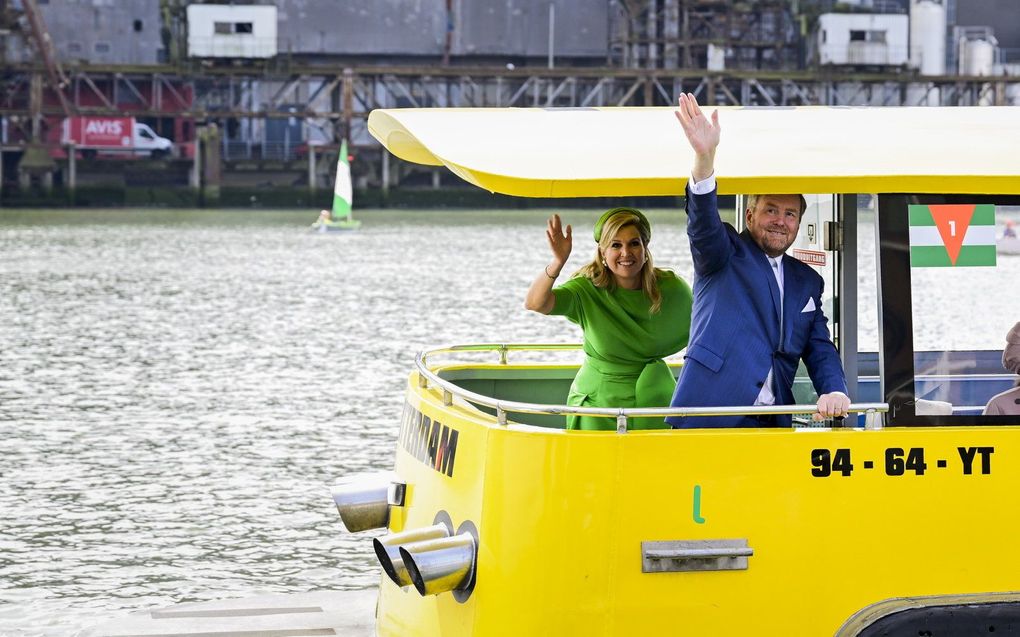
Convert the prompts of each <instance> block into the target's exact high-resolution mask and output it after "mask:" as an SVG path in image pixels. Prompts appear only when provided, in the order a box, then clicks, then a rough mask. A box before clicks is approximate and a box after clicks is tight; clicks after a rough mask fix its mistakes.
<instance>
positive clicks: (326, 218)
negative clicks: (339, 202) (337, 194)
mask: <svg viewBox="0 0 1020 637" xmlns="http://www.w3.org/2000/svg"><path fill="white" fill-rule="evenodd" d="M332 220H333V213H332V212H330V211H329V210H320V211H319V223H329V222H330V221H332Z"/></svg>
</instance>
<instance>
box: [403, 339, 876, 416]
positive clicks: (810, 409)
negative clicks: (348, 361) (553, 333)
mask: <svg viewBox="0 0 1020 637" xmlns="http://www.w3.org/2000/svg"><path fill="white" fill-rule="evenodd" d="M578 349H581V346H580V345H578V344H572V343H537V344H513V343H478V344H472V345H453V346H450V347H443V348H437V349H431V350H422V351H420V352H418V355H417V356H416V357H415V367H416V368H417V370H418V374H419V378H418V383H419V386H420V387H421V388H423V389H424V388H427V387H428V385H429V383H432V384H433V385H435V386H437V387H439V388H441V389H442V390H443V404H445V405H450V404H452V403H453V397H454V396H456V397H458V398H461V399H463V400H465V401H467V402H469V403H472V404H475V405H483V406H485V407H489V408H491V409H495V410H496V422H497V423H498V424H499V425H502V426H506V424H507V419H506V415H507V412H510V413H520V414H544V415H551V416H566V415H579V416H595V417H597V418H616V431H617V432H618V433H624V432H626V431H627V419H628V418H647V417H655V418H665V417H667V416H768V415H809V414H814V413H815V412H816V411H817V407H816V405H757V406H733V407H573V406H571V405H544V404H540V403H521V402H516V401H512V400H497V399H495V398H491V397H489V396H484V395H482V394H478V393H475V392H473V391H469V390H467V389H464V388H463V387H460V386H458V385H456V384H454V383H451V382H450V381H448V380H444V379H442V378H440V377H439V375H438V374H436V373H435V372H434V371H432V369H431V368H429V366H428V357H429V356H434V355H437V354H453V353H461V352H484V351H494V352H497V353H499V362H500V364H501V365H506V364H507V353H508V352H511V351H523V350H527V351H558V350H578ZM847 411H848V412H850V413H864V414H866V415H867V416H868V417H869V418H868V420H869V421H874V420H876V419H875V418H874V416H875V415H877V414H879V413H886V412H888V411H889V404H888V403H856V404H851V405H850V408H849V409H848V410H847ZM865 428H866V429H880V428H881V424H880V422H877V423H876V422H869V424H868V425H867V426H866V427H865Z"/></svg>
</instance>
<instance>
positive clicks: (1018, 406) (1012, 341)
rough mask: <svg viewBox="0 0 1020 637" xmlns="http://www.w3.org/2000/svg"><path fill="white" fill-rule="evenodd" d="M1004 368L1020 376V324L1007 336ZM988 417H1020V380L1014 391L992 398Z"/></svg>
mask: <svg viewBox="0 0 1020 637" xmlns="http://www.w3.org/2000/svg"><path fill="white" fill-rule="evenodd" d="M1002 366H1003V367H1005V368H1006V371H1007V372H1010V373H1011V374H1020V323H1017V324H1016V325H1014V326H1013V329H1011V330H1010V331H1009V333H1007V334H1006V347H1005V349H1003V350H1002ZM984 415H986V416H1020V379H1018V380H1017V382H1016V385H1015V386H1014V387H1013V389H1007V390H1006V391H1004V392H1002V393H1001V394H996V395H995V396H992V399H991V400H989V401H988V404H987V405H985V411H984Z"/></svg>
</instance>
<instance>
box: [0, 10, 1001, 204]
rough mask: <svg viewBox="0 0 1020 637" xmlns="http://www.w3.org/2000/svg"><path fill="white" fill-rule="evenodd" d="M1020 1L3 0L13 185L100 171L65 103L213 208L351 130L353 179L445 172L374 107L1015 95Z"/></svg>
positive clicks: (8, 168) (287, 173)
mask: <svg viewBox="0 0 1020 637" xmlns="http://www.w3.org/2000/svg"><path fill="white" fill-rule="evenodd" d="M1013 2H1014V0H853V1H851V0H847V1H842V2H837V1H836V0H799V1H796V2H795V1H790V0H739V1H738V0H596V1H594V2H593V1H592V0H484V1H479V0H372V1H368V0H358V1H354V2H344V3H336V2H333V1H332V0H277V1H276V2H230V3H226V2H220V3H213V2H207V3H206V2H203V3H199V2H186V1H184V0H161V1H160V2H158V3H156V2H153V1H152V0H118V1H116V2H114V1H112V0H0V55H2V58H0V84H2V86H3V91H2V93H0V118H2V119H0V123H2V126H0V169H2V171H3V172H2V173H0V184H3V186H4V188H5V190H4V192H8V191H11V190H18V191H19V192H20V191H26V190H30V189H32V188H42V189H44V190H45V189H49V188H51V187H52V186H53V185H54V184H56V185H57V186H64V187H72V188H73V187H76V186H81V185H83V184H86V183H89V182H90V180H91V179H92V177H90V171H91V169H92V168H93V167H94V164H96V163H97V162H99V161H100V159H97V160H95V162H93V161H89V160H87V159H84V158H82V161H76V160H77V159H78V153H77V152H74V150H73V149H72V151H71V152H70V155H69V154H68V148H67V143H66V139H64V138H62V137H61V134H60V129H61V123H62V122H63V121H64V120H65V119H66V118H68V117H71V116H119V117H133V118H136V119H137V121H138V122H139V123H144V124H146V125H148V126H149V127H151V130H152V131H154V132H155V134H157V135H159V136H162V137H165V138H167V139H170V140H172V141H173V144H174V153H173V155H174V156H173V157H172V158H167V159H162V160H161V161H163V162H164V164H165V165H164V166H163V168H162V169H161V170H160V171H159V173H160V175H161V180H162V181H161V183H162V184H167V185H169V184H171V183H177V184H179V185H185V184H189V183H190V184H191V185H192V187H193V189H195V190H196V191H204V192H207V193H210V196H209V200H211V201H215V199H216V198H217V197H218V196H222V195H228V194H229V193H230V192H231V189H238V190H244V189H251V188H290V187H293V188H303V189H304V190H307V191H310V192H314V191H315V189H318V188H323V187H326V186H327V185H328V184H329V183H330V175H329V172H330V169H331V166H332V164H333V159H335V152H336V148H337V147H338V143H339V140H340V139H347V140H349V141H350V143H351V144H352V146H353V148H355V152H356V154H357V156H358V161H356V162H355V164H354V173H355V176H356V185H357V186H359V187H361V188H370V189H371V188H375V189H380V190H381V191H382V192H383V193H384V194H385V193H387V192H388V191H389V189H390V188H391V187H399V186H402V185H404V186H407V185H413V184H421V183H426V184H430V183H431V184H435V183H438V179H439V176H438V174H439V173H431V174H425V175H423V174H422V171H421V169H419V168H411V167H409V166H406V165H403V164H401V163H399V162H395V161H391V158H390V157H389V156H388V155H386V154H385V153H382V152H381V151H380V149H379V147H378V146H377V145H376V144H375V142H374V141H373V140H372V139H371V138H370V137H369V136H368V135H367V132H366V130H365V118H366V117H367V114H368V112H369V111H370V110H372V109H375V108H387V107H405V106H414V107H421V106H441V107H442V106H469V107H478V106H564V107H578V106H604V105H669V104H672V103H674V101H675V97H676V95H677V94H678V93H679V92H680V91H690V92H694V93H696V94H697V95H698V96H699V99H701V100H702V101H703V102H705V103H708V104H747V105H795V104H846V105H903V104H905V105H934V104H949V105H952V104H961V105H971V104H1017V105H1020V26H1017V22H1018V21H1017V20H1015V19H1005V20H1004V19H1002V17H1012V16H1014V15H1015V7H1014V6H1013ZM961 16H967V18H966V20H964V19H962V17H961ZM996 16H999V18H998V19H997V18H996ZM982 20H985V21H986V22H985V23H979V22H981V21H982ZM141 163H143V162H141V161H135V163H134V164H132V165H131V166H130V167H129V168H133V167H135V166H140V165H141ZM129 168H125V170H124V171H122V172H124V173H126V174H130V173H132V172H133V170H131V169H129ZM100 172H101V173H103V174H106V173H108V172H109V171H106V170H102V171H100ZM138 172H140V173H143V172H150V173H151V172H152V171H138ZM132 179H135V180H136V181H138V180H141V182H144V181H145V179H146V178H145V177H144V176H143V175H138V176H136V177H134V178H132ZM423 180H424V182H423ZM130 181H131V180H130V179H127V180H126V181H125V183H123V184H118V187H120V186H123V187H124V188H130V187H131V184H130V183H128V182H130ZM206 185H211V186H213V187H211V188H205V186H206ZM227 198H228V199H229V197H227Z"/></svg>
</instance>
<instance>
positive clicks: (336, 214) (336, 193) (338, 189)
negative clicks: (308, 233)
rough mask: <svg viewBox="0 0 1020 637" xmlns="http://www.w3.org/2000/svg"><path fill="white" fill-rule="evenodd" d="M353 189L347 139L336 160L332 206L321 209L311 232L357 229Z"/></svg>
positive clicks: (358, 223) (358, 226)
mask: <svg viewBox="0 0 1020 637" xmlns="http://www.w3.org/2000/svg"><path fill="white" fill-rule="evenodd" d="M353 203H354V191H353V188H352V187H351V164H350V162H349V160H348V157H347V140H346V139H345V140H343V142H341V144H340V156H339V157H337V160H336V181H335V182H334V185H333V208H332V209H331V210H322V211H321V212H320V213H319V218H318V219H316V221H315V223H313V224H312V227H311V230H312V232H340V231H346V230H357V229H358V228H360V227H361V221H359V220H357V219H355V218H354V216H353V214H352V211H351V205H352V204H353Z"/></svg>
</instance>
